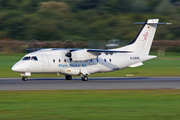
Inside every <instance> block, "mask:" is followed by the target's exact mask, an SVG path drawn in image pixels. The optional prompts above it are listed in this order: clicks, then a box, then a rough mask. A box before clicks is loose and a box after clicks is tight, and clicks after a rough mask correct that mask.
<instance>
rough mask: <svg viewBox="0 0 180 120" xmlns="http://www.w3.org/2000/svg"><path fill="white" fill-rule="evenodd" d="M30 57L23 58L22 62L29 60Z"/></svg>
mask: <svg viewBox="0 0 180 120" xmlns="http://www.w3.org/2000/svg"><path fill="white" fill-rule="evenodd" d="M30 59H31V57H24V58H23V59H22V60H30Z"/></svg>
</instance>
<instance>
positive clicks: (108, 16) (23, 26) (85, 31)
mask: <svg viewBox="0 0 180 120" xmlns="http://www.w3.org/2000/svg"><path fill="white" fill-rule="evenodd" d="M179 6H180V2H179V0H0V38H1V39H4V38H9V39H13V40H22V41H23V40H31V39H36V40H40V41H41V40H51V41H52V40H62V41H64V40H73V41H89V40H109V39H114V38H115V39H120V40H127V41H131V40H132V39H133V38H135V36H136V34H137V33H138V31H139V29H140V27H141V25H133V23H134V22H144V21H145V20H147V19H152V18H159V19H160V22H171V23H173V25H171V26H168V27H167V26H165V27H164V26H159V28H158V31H157V34H156V36H155V40H179V38H180V36H179V33H180V29H179V28H180V24H179V20H180V7H179ZM138 27H139V28H138Z"/></svg>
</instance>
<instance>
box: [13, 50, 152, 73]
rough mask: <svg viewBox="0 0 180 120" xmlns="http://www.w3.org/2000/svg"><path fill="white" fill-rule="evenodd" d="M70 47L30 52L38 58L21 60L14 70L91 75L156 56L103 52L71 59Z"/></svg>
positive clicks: (31, 55) (30, 54) (30, 55)
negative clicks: (67, 55) (89, 57)
mask: <svg viewBox="0 0 180 120" xmlns="http://www.w3.org/2000/svg"><path fill="white" fill-rule="evenodd" d="M68 51H69V50H68V49H62V50H52V49H45V50H40V51H36V52H32V53H29V54H27V55H25V56H24V57H30V58H31V57H37V60H32V59H28V60H23V59H22V60H20V61H18V62H17V63H16V64H15V65H14V66H13V67H12V70H13V71H16V72H21V73H61V74H64V75H79V74H80V73H83V74H84V75H90V74H93V73H98V72H110V71H115V70H120V69H123V68H126V67H130V66H131V65H134V64H137V63H141V62H143V61H146V60H149V59H152V58H154V57H155V56H150V55H138V54H133V53H113V54H106V53H101V54H100V55H98V57H97V58H96V59H90V60H84V61H70V59H69V58H68V57H66V56H65V54H66V53H67V52H68Z"/></svg>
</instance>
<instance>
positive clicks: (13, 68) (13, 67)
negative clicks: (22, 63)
mask: <svg viewBox="0 0 180 120" xmlns="http://www.w3.org/2000/svg"><path fill="white" fill-rule="evenodd" d="M11 70H12V71H15V72H18V70H19V66H18V65H17V63H16V64H14V65H13V66H12V68H11Z"/></svg>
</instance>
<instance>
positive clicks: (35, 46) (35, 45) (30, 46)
mask: <svg viewBox="0 0 180 120" xmlns="http://www.w3.org/2000/svg"><path fill="white" fill-rule="evenodd" d="M39 49H42V46H41V44H40V42H39V41H38V40H35V39H33V40H30V41H29V42H28V43H27V45H26V51H30V52H34V51H37V50H39Z"/></svg>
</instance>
